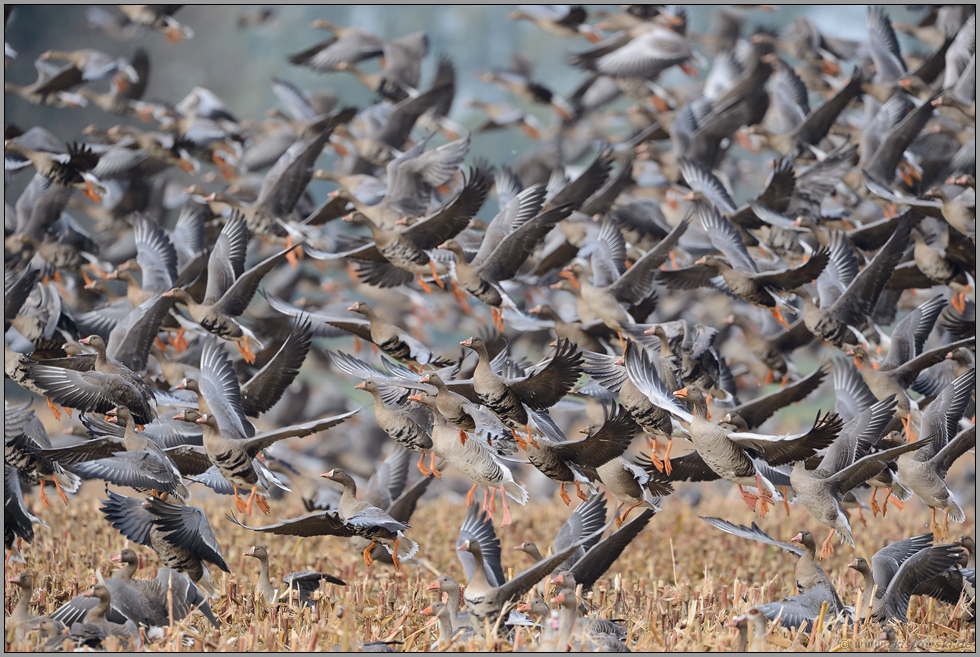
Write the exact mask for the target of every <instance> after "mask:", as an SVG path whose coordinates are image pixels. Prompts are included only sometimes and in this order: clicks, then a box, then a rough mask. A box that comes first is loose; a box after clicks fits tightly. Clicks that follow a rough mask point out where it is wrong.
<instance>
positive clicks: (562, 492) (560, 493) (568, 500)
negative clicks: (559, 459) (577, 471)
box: [558, 484, 572, 506]
mask: <svg viewBox="0 0 980 657" xmlns="http://www.w3.org/2000/svg"><path fill="white" fill-rule="evenodd" d="M558 497H560V498H561V501H562V502H564V503H565V506H570V505H571V504H572V498H570V497H569V496H568V493H566V492H565V484H561V485H560V486H559V487H558Z"/></svg>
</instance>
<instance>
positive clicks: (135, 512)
mask: <svg viewBox="0 0 980 657" xmlns="http://www.w3.org/2000/svg"><path fill="white" fill-rule="evenodd" d="M105 492H106V495H107V496H108V498H109V499H107V500H104V501H103V502H102V506H101V507H99V510H100V511H102V513H103V515H105V517H106V520H108V521H109V524H111V525H112V526H113V527H114V528H115V529H116V531H118V532H119V533H120V534H122V535H123V536H125V537H126V538H128V539H129V540H131V541H133V542H134V543H138V544H139V545H144V546H146V547H151V545H150V530H151V529H152V528H153V521H154V520H156V516H155V515H153V514H152V513H150V511H149V509H147V508H146V507H144V506H143V501H142V500H140V499H137V498H135V497H126V496H125V495H120V494H119V493H114V492H113V491H111V490H109V489H108V488H106V491H105Z"/></svg>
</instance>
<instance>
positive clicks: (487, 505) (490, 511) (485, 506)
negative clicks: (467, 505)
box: [483, 488, 493, 520]
mask: <svg viewBox="0 0 980 657" xmlns="http://www.w3.org/2000/svg"><path fill="white" fill-rule="evenodd" d="M483 510H484V511H486V513H487V515H488V516H490V519H491V520H493V509H491V508H490V491H489V490H487V489H486V488H484V489H483Z"/></svg>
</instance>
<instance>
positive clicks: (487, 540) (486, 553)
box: [456, 502, 506, 586]
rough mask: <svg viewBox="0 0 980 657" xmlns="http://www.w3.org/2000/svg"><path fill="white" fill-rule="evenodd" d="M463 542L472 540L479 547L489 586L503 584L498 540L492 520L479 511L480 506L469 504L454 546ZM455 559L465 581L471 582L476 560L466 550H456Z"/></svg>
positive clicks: (503, 578)
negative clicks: (463, 573)
mask: <svg viewBox="0 0 980 657" xmlns="http://www.w3.org/2000/svg"><path fill="white" fill-rule="evenodd" d="M465 540H473V541H476V542H477V543H478V544H479V545H480V551H481V554H482V555H483V567H484V570H485V571H486V575H487V582H489V583H490V586H500V585H501V584H503V583H504V581H505V579H506V578H505V577H504V569H503V566H501V562H500V539H499V538H497V532H496V531H494V529H493V520H492V519H491V518H490V516H488V515H487V513H486V512H485V511H483V510H481V508H480V505H479V504H478V503H476V502H474V503H473V504H471V505H470V508H469V511H467V512H466V519H465V520H463V525H462V527H460V528H459V538H458V540H457V541H456V545H460V544H461V543H462V542H463V541H465ZM456 558H457V559H459V563H460V564H462V566H463V571H464V572H465V573H466V581H468V582H470V581H473V573H474V571H475V570H476V559H474V557H473V555H472V554H471V553H470V552H468V551H467V550H456Z"/></svg>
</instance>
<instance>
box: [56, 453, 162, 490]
mask: <svg viewBox="0 0 980 657" xmlns="http://www.w3.org/2000/svg"><path fill="white" fill-rule="evenodd" d="M71 471H72V472H74V473H75V474H77V475H78V476H80V477H81V478H82V479H102V480H104V481H108V482H109V483H112V484H116V485H117V486H129V487H130V488H148V489H151V490H156V491H160V492H164V493H169V494H171V495H177V494H178V493H177V491H178V487H179V486H180V485H181V484H180V473H176V472H174V470H173V466H172V464H169V463H167V462H165V461H164V460H163V459H161V458H160V457H159V456H158V455H157V454H154V453H153V452H149V451H146V450H139V451H135V452H120V453H119V454H115V455H114V456H110V457H107V458H102V459H95V460H94V461H86V462H84V463H76V464H75V465H73V466H71Z"/></svg>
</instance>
